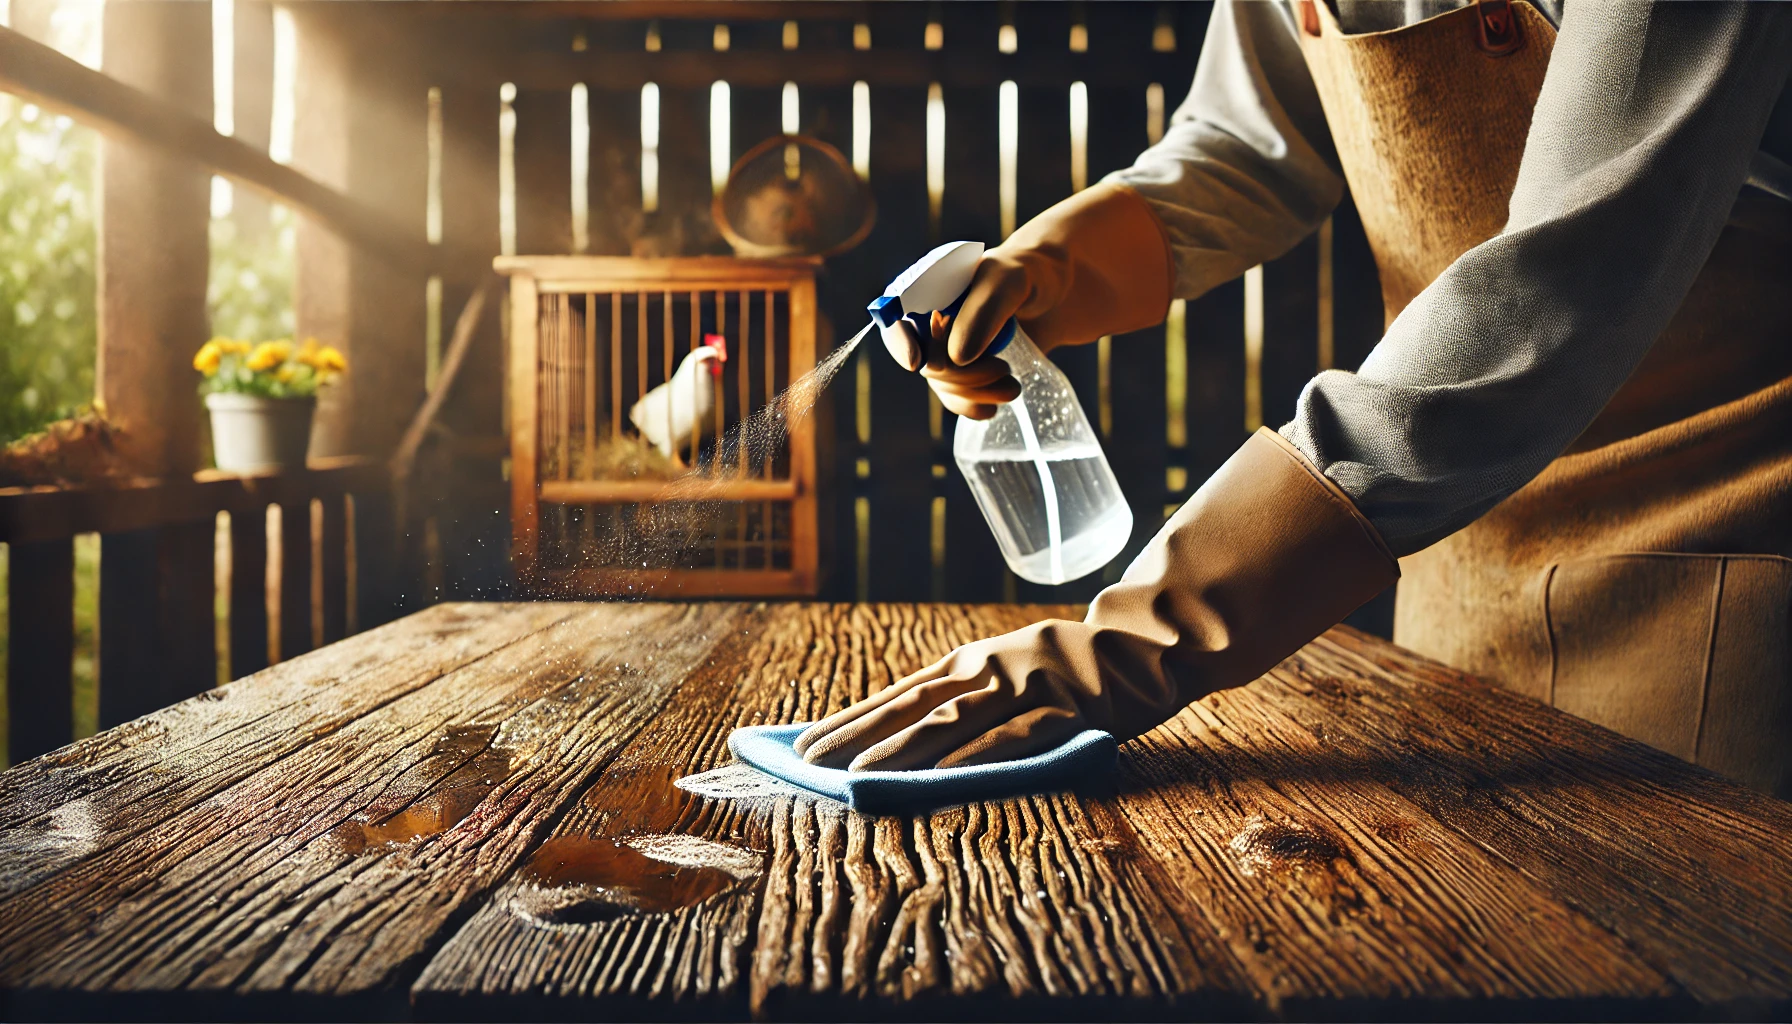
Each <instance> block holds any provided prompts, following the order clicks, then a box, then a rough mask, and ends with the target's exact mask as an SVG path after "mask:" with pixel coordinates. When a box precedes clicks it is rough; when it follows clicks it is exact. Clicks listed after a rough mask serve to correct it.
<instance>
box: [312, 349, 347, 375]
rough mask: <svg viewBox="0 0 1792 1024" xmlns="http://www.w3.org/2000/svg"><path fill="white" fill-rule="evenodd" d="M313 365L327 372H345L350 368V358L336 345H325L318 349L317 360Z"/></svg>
mask: <svg viewBox="0 0 1792 1024" xmlns="http://www.w3.org/2000/svg"><path fill="white" fill-rule="evenodd" d="M313 365H315V366H316V367H317V368H318V369H320V370H323V371H325V372H326V373H345V372H347V370H348V359H347V358H346V357H344V356H343V354H342V352H341V350H339V349H338V348H336V346H334V345H325V346H324V347H323V348H320V349H318V350H317V362H316V363H315V364H313Z"/></svg>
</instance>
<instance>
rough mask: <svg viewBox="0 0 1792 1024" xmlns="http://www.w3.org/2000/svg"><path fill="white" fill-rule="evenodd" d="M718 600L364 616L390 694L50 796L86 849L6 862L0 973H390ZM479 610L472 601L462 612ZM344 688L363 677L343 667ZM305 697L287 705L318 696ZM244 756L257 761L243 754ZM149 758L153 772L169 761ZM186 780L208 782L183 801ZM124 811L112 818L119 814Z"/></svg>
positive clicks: (205, 979)
mask: <svg viewBox="0 0 1792 1024" xmlns="http://www.w3.org/2000/svg"><path fill="white" fill-rule="evenodd" d="M733 615H734V612H733V611H732V610H729V609H720V610H715V611H711V612H707V613H705V612H701V611H699V610H696V609H691V608H685V609H680V608H676V607H670V606H647V605H636V606H630V607H625V608H601V607H598V608H584V609H577V608H567V607H558V608H555V607H537V608H529V609H517V610H515V611H514V612H512V613H511V614H509V615H505V616H503V617H502V618H503V619H504V621H505V626H506V627H507V628H505V629H503V630H501V631H499V632H498V634H497V636H496V637H494V636H490V635H487V636H482V637H478V638H475V639H472V640H470V642H462V643H444V641H443V638H441V637H440V636H438V635H435V634H440V633H442V632H447V633H449V634H450V636H453V635H454V634H455V633H458V632H460V630H458V629H456V628H453V626H452V623H453V622H454V619H453V618H451V617H450V616H447V615H438V616H432V617H431V618H433V619H434V620H435V621H434V622H433V623H431V622H429V621H428V620H427V619H426V620H425V621H424V622H423V623H422V625H424V626H425V627H428V626H430V625H432V624H433V625H434V626H436V627H437V628H435V629H429V628H424V629H418V628H416V627H415V626H412V625H411V624H412V623H416V622H417V621H418V620H417V619H413V620H407V622H406V623H404V624H401V627H399V628H396V629H394V630H390V631H380V632H381V634H384V635H385V638H386V639H387V640H388V641H397V642H396V643H388V644H386V645H381V644H377V643H363V644H360V645H359V646H360V647H361V648H362V649H363V650H368V651H369V653H383V654H385V655H386V657H383V658H382V659H381V661H382V664H381V666H380V667H379V668H377V669H373V670H372V675H374V676H375V677H377V678H378V679H380V680H381V681H387V680H390V682H387V684H386V685H387V686H388V687H389V688H396V689H399V690H401V691H408V692H399V693H391V692H390V689H389V690H388V693H387V694H386V697H387V699H386V700H384V701H383V702H380V703H378V704H376V705H373V706H371V707H368V706H367V705H362V707H361V710H362V711H363V713H362V714H360V715H358V716H355V717H353V718H352V719H349V720H343V719H341V718H337V719H336V720H334V721H332V722H329V723H328V726H329V727H328V728H326V729H325V730H324V732H323V734H322V735H316V736H313V737H309V739H310V742H300V743H297V744H295V745H294V746H293V747H292V748H290V749H288V750H287V751H285V752H284V756H279V757H276V758H268V757H267V756H266V755H265V754H264V753H263V752H262V749H261V748H262V747H263V746H264V745H267V744H268V743H269V741H270V740H274V739H275V738H276V737H280V736H287V735H290V734H291V730H288V729H270V728H268V725H270V724H272V723H268V722H266V720H265V719H264V720H263V721H260V722H257V723H255V724H254V725H252V726H247V727H244V728H242V729H239V730H233V731H232V732H231V733H226V734H225V735H227V736H232V737H235V736H238V735H240V734H241V733H251V734H255V735H256V736H257V738H259V739H260V740H261V743H260V744H257V745H256V747H255V748H254V751H253V753H251V754H248V755H244V756H238V757H235V758H231V757H217V756H216V754H217V752H216V751H211V750H205V751H203V752H201V753H199V755H198V756H197V757H190V758H187V759H183V761H181V762H180V766H181V767H182V768H183V769H184V770H183V771H182V772H180V773H179V774H180V776H181V777H180V778H179V779H167V778H162V779H159V780H158V783H159V785H158V786H157V788H156V789H154V790H152V791H151V793H150V794H148V795H147V798H146V799H139V800H137V801H135V802H133V803H132V804H130V805H129V811H128V812H127V813H120V812H121V811H123V810H124V808H120V807H116V806H111V805H110V804H111V801H112V799H113V798H114V797H115V796H118V795H122V790H123V789H124V788H125V787H123V786H119V785H114V786H112V787H110V788H108V789H106V790H104V791H103V792H101V793H100V794H98V795H97V796H96V798H93V799H90V800H88V801H86V802H85V804H83V805H81V809H80V810H78V811H75V810H70V807H71V806H73V805H71V804H69V803H66V802H65V803H63V804H61V805H59V806H57V807H56V808H54V809H52V810H51V811H50V813H49V815H48V816H49V817H50V818H51V819H52V821H63V822H66V821H70V820H73V819H75V818H85V820H86V821H87V823H88V825H89V826H90V829H91V831H92V832H94V833H95V838H94V839H93V840H92V844H93V845H96V846H100V845H103V846H104V847H105V848H103V849H90V850H87V851H84V852H83V854H82V855H81V856H79V857H77V858H70V861H71V862H70V863H67V864H66V866H65V867H64V868H63V870H61V871H60V872H58V873H56V874H55V875H54V876H53V877H48V878H41V879H39V878H32V879H22V880H21V881H22V882H25V883H27V884H23V885H20V886H18V887H17V889H16V890H15V894H14V895H13V896H12V898H10V899H7V900H5V901H3V902H0V936H4V941H0V951H3V952H0V978H4V979H5V981H6V983H7V984H9V985H10V986H13V987H23V986H29V987H31V988H76V989H87V990H89V991H91V990H94V989H104V990H107V991H112V992H125V991H135V990H146V991H167V990H171V989H187V990H190V991H197V992H218V991H232V992H237V993H243V994H254V993H277V992H292V993H299V994H309V995H344V994H349V995H352V994H356V993H361V994H367V993H376V992H379V991H382V990H385V989H388V988H389V987H390V986H391V985H392V983H393V982H394V981H398V980H402V979H400V978H399V977H398V975H399V974H400V973H401V972H404V971H406V970H407V969H409V966H410V965H413V964H414V963H416V962H417V961H418V960H419V959H420V958H421V957H423V956H424V955H426V954H427V952H428V951H429V949H430V947H431V946H432V944H434V943H436V942H439V941H440V938H441V936H442V933H443V931H444V929H446V928H448V927H450V926H451V924H452V922H453V921H454V919H455V918H456V916H457V915H458V914H460V913H461V912H462V907H463V905H464V904H465V903H467V902H468V901H476V900H478V899H480V898H481V896H482V895H483V893H484V891H485V890H486V889H488V888H489V887H490V886H491V885H492V884H493V883H495V882H496V881H497V880H498V879H499V878H500V877H501V876H502V875H503V874H504V873H505V872H506V871H508V870H509V868H510V867H511V866H512V865H513V864H514V863H515V862H516V860H517V858H518V857H520V856H521V855H522V854H523V853H524V852H526V851H527V850H528V849H529V848H530V847H531V846H532V845H533V844H534V843H535V842H536V840H537V838H538V834H539V832H540V831H541V830H543V828H544V827H545V825H546V823H547V822H549V821H551V820H552V818H553V816H554V815H556V814H558V813H559V811H560V808H561V805H562V804H563V803H564V802H565V801H566V800H567V799H569V798H570V797H571V796H572V795H573V794H575V793H576V792H577V788H578V787H579V785H580V784H581V783H582V782H583V781H584V779H585V778H586V777H588V776H589V775H590V774H591V773H592V772H593V771H595V770H597V769H598V768H599V767H601V766H602V765H603V764H604V763H605V762H606V761H608V760H609V758H610V756H611V755H612V754H613V753H614V751H615V749H616V747H617V745H618V744H619V743H620V742H621V741H623V740H625V739H626V738H627V736H628V735H630V734H631V733H632V731H633V730H634V729H636V728H639V726H640V725H641V724H642V723H643V722H644V721H645V720H646V719H648V718H649V717H650V716H651V715H652V714H653V713H654V712H655V711H656V710H658V708H659V706H660V704H661V703H662V702H663V700H664V699H665V697H666V696H667V695H668V694H669V693H670V692H671V691H672V690H673V689H675V688H676V683H675V682H672V681H674V680H680V681H681V680H682V679H683V676H684V672H685V670H687V669H688V668H689V667H690V666H691V665H692V664H693V663H695V662H696V661H697V660H698V659H700V658H701V657H702V655H703V653H704V652H705V651H707V650H708V647H709V646H710V645H709V644H708V643H707V642H706V641H705V640H704V639H703V637H702V636H701V635H700V634H698V633H696V632H694V631H689V630H682V629H679V628H677V627H679V626H680V625H685V624H688V623H689V621H690V620H693V619H703V620H705V621H707V622H710V623H725V622H727V621H729V620H730V619H731V618H732V616H733ZM420 618H423V617H420ZM544 618H545V619H548V620H550V621H549V622H547V623H546V624H545V626H544V628H542V629H541V630H540V631H539V632H538V633H535V634H533V635H532V638H531V641H530V642H529V643H515V642H510V643H508V644H504V645H502V646H499V647H498V648H497V649H496V650H494V649H493V647H492V641H493V640H494V639H497V638H498V637H504V636H505V634H510V639H514V638H515V637H514V635H515V633H516V632H518V627H519V626H522V627H524V629H526V628H527V626H528V625H534V624H538V623H540V622H541V620H542V619H544ZM486 622H487V620H485V619H474V623H476V624H474V625H472V627H471V630H470V631H472V632H480V631H481V629H482V626H484V625H485V623H486ZM404 626H411V628H410V629H405V628H403V627H404ZM444 626H448V627H449V628H448V629H446V630H444V629H442V628H441V627H444ZM376 635H379V634H376ZM457 639H463V640H465V638H457ZM408 640H424V641H433V642H426V643H425V644H424V645H423V647H424V649H423V650H422V651H421V652H419V655H420V658H412V659H400V661H399V663H398V664H401V665H405V664H406V661H407V660H408V661H409V664H408V665H406V667H410V668H412V671H411V672H410V673H404V672H397V671H394V666H393V663H392V662H391V660H390V654H391V652H390V651H385V652H380V651H379V648H380V647H382V646H386V647H394V646H402V645H403V644H404V643H405V642H406V641H408ZM354 646H356V645H355V644H353V643H351V644H342V645H337V647H334V648H331V649H329V650H326V651H321V652H319V655H318V656H319V657H320V658H327V657H328V656H329V655H331V654H332V653H334V652H335V651H336V650H337V648H340V647H354ZM451 650H459V651H462V652H463V654H471V655H473V656H472V657H471V658H470V659H469V660H468V661H467V662H466V663H463V664H460V665H458V666H454V667H452V668H450V667H449V666H447V665H442V664H440V663H436V664H432V665H430V667H429V669H428V670H427V674H423V675H422V678H421V679H419V678H418V673H416V668H417V667H421V666H420V665H419V664H418V662H419V661H423V662H428V661H430V660H431V659H432V658H434V657H437V656H439V654H440V653H443V652H446V651H451ZM444 669H446V671H445V672H444V671H443V670H444ZM394 676H398V677H401V679H402V681H401V679H394V678H393V677H394ZM407 682H408V683H409V686H408V687H407V686H406V685H405V684H406V683H407ZM425 682H426V683H428V685H419V683H425ZM394 684H396V686H394ZM373 685H375V686H377V685H378V684H377V683H374V684H373ZM246 688H247V689H251V690H256V689H260V688H259V687H253V686H250V687H246ZM363 688H372V687H371V686H369V685H368V681H364V682H363V684H362V686H357V687H351V689H355V690H360V689H363ZM315 703H316V702H307V704H306V706H305V707H304V708H303V710H301V709H300V708H292V709H288V710H289V711H293V712H298V713H301V714H303V713H304V712H305V711H310V712H311V713H317V711H318V709H317V708H316V707H315ZM243 738H245V739H246V738H247V737H243ZM142 753H143V754H144V755H145V756H147V757H149V758H151V759H155V760H158V761H164V762H165V759H164V758H161V757H160V756H159V755H158V754H153V753H149V752H142ZM244 762H251V763H255V762H259V763H256V764H255V767H254V768H253V769H252V770H247V771H245V770H244ZM156 767H159V768H160V769H161V771H160V772H156V774H158V775H166V774H168V772H169V769H170V767H172V766H171V765H168V764H166V763H163V764H160V765H157V766H153V767H152V768H151V771H154V770H155V768H156ZM195 789H202V790H207V791H208V792H206V793H205V794H204V798H203V799H200V800H194V799H191V798H192V797H195V796H198V795H200V794H198V793H194V792H193V790H195ZM171 793H172V794H179V796H181V797H185V798H186V799H172V800H171V799H170V798H169V796H170V794H171ZM127 822H128V825H129V829H130V830H132V831H131V832H129V833H126V834H120V832H121V830H120V826H121V825H124V824H125V823H127ZM65 831H66V830H65ZM14 834H15V835H16V834H17V833H16V832H15V833H14ZM46 834H47V833H46ZM96 905H98V906H106V907H109V908H110V909H109V911H108V913H107V914H106V915H105V916H104V918H103V920H102V921H100V922H98V923H97V926H96V925H94V924H88V925H86V926H85V927H83V926H82V925H81V924H79V923H77V922H87V921H89V918H88V917H87V915H86V914H85V908H87V907H92V906H96ZM71 924H73V925H74V926H73V927H71Z"/></svg>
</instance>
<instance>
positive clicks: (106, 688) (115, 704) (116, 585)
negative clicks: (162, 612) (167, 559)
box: [97, 530, 167, 729]
mask: <svg viewBox="0 0 1792 1024" xmlns="http://www.w3.org/2000/svg"><path fill="white" fill-rule="evenodd" d="M157 532H158V531H156V530H135V531H132V532H130V533H108V534H104V535H102V536H101V537H100V600H99V630H98V632H99V664H98V666H97V670H98V671H97V675H98V676H99V691H100V694H99V705H100V707H99V724H100V728H102V729H108V728H111V727H112V726H115V725H118V724H120V723H123V722H128V721H130V720H131V719H133V718H136V717H138V716H139V715H143V714H147V713H148V712H151V711H154V710H156V709H157V708H161V707H165V706H167V702H165V701H159V700H157V699H156V692H155V688H156V679H157V674H158V673H157V668H158V667H159V662H160V658H159V657H158V651H157V643H156V607H155V601H154V595H155V593H156V586H157V582H158V581H157V578H156V539H157ZM146 598H147V599H146Z"/></svg>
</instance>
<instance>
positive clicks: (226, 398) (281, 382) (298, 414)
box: [193, 338, 348, 473]
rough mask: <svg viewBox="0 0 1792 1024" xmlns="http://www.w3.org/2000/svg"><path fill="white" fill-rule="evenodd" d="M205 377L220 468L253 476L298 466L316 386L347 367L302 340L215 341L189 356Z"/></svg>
mask: <svg viewBox="0 0 1792 1024" xmlns="http://www.w3.org/2000/svg"><path fill="white" fill-rule="evenodd" d="M193 368H194V369H195V370H198V371H199V372H200V373H203V374H205V381H204V382H203V383H202V384H200V386H199V392H200V394H202V395H204V396H205V407H206V408H207V409H209V410H211V416H212V454H213V459H214V461H215V462H216V463H217V466H218V468H219V469H222V470H226V471H229V472H232V473H255V472H266V471H268V470H277V469H293V468H303V466H304V465H305V449H306V448H307V447H309V446H310V443H311V414H312V413H313V411H315V410H316V408H317V389H318V388H320V387H323V386H324V385H326V384H329V383H331V382H332V381H334V380H335V379H336V377H337V376H338V375H339V374H341V373H343V372H345V371H347V370H348V361H347V360H345V359H343V357H342V353H341V352H338V351H337V350H336V349H334V348H332V347H331V346H329V345H319V344H318V343H317V341H316V340H315V339H306V341H305V343H304V344H303V345H300V346H298V347H296V348H295V347H294V346H293V343H292V341H291V340H290V339H281V340H279V341H264V342H261V343H260V344H255V345H251V344H250V343H248V342H246V341H237V340H234V339H231V338H213V339H212V340H210V341H208V342H206V343H205V344H204V345H203V346H202V347H201V348H200V349H199V352H198V353H197V354H196V355H194V357H193Z"/></svg>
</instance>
